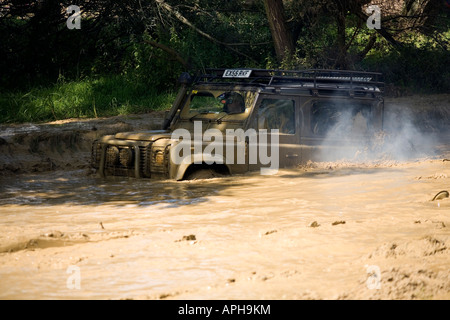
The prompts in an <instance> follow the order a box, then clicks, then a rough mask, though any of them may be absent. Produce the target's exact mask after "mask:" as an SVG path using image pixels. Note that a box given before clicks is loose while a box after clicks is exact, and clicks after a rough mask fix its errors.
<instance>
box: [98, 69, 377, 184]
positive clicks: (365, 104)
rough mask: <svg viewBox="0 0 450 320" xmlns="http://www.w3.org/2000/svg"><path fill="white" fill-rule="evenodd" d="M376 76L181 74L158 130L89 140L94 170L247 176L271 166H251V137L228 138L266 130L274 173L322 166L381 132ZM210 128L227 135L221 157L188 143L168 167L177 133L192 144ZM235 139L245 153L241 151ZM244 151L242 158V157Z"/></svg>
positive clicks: (133, 174)
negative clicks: (274, 149)
mask: <svg viewBox="0 0 450 320" xmlns="http://www.w3.org/2000/svg"><path fill="white" fill-rule="evenodd" d="M380 76H381V75H380V74H377V73H366V72H353V71H333V70H305V71H284V70H254V69H244V70H225V69H209V70H207V72H206V73H204V74H199V75H197V76H195V77H191V76H189V75H188V74H182V76H181V77H180V84H181V88H180V91H179V93H178V95H177V97H176V99H175V101H174V103H173V106H172V108H171V110H170V111H168V112H167V114H166V118H165V120H164V123H163V125H162V129H161V130H153V131H142V132H121V133H117V134H115V135H109V136H104V137H102V138H100V139H98V140H96V141H94V143H93V146H92V166H93V167H94V168H95V169H96V170H97V172H98V174H99V175H100V176H108V175H117V176H131V177H136V178H157V179H174V180H182V179H186V178H189V177H190V176H191V175H192V174H193V173H195V172H196V171H198V170H204V169H208V170H210V171H214V172H217V173H220V174H231V175H233V174H239V173H245V172H248V171H253V170H259V169H261V168H262V167H268V164H267V161H266V163H264V161H260V160H259V159H258V160H257V161H256V162H255V161H251V159H250V157H251V152H250V151H251V150H250V149H249V148H250V147H249V135H246V134H244V135H240V136H239V137H236V136H231V138H229V137H228V136H227V133H229V132H244V133H248V132H256V133H257V134H260V132H270V131H271V130H272V131H273V130H276V131H277V132H278V159H277V163H278V166H279V168H286V167H293V166H296V165H298V164H302V163H306V162H307V161H309V160H312V161H314V160H320V159H323V156H324V155H325V156H326V155H327V154H328V155H330V156H331V155H333V154H335V151H336V150H339V149H341V148H344V147H345V146H344V145H343V143H342V141H343V140H345V141H346V142H348V141H351V140H355V141H356V140H358V141H361V140H365V139H368V138H370V137H372V136H373V135H374V134H375V133H376V132H377V131H381V130H382V129H383V111H384V100H383V83H382V82H380V81H379V80H378V78H379V77H380ZM233 102H234V103H235V104H237V103H240V109H238V110H237V111H234V112H230V110H231V106H232V104H233ZM344 119H345V120H344ZM337 128H340V130H337ZM180 129H182V130H180ZM211 129H215V132H216V133H219V132H220V133H222V134H223V136H224V137H225V138H224V139H223V144H224V147H223V148H222V149H221V152H219V153H217V154H214V157H213V158H211V159H209V158H208V156H207V155H205V153H204V152H203V151H204V150H205V148H207V147H208V145H209V144H210V143H211V141H207V142H205V141H203V140H202V142H201V146H199V145H198V143H197V144H195V143H191V144H190V146H191V147H190V148H191V150H190V151H191V152H190V154H189V153H187V155H186V157H185V158H183V161H181V163H179V162H177V163H175V162H174V161H173V159H172V156H171V152H172V151H173V150H174V148H175V147H176V146H177V145H178V144H180V143H181V141H184V142H185V143H186V142H187V141H185V139H186V138H183V139H180V136H179V135H178V134H176V133H177V132H184V133H189V134H191V138H192V139H194V137H195V136H196V135H199V134H204V133H205V132H207V130H209V131H211ZM239 130H242V131H239ZM249 130H250V131H249ZM251 130H254V131H251ZM239 139H240V141H238V140H239ZM236 141H238V142H240V144H241V145H242V146H243V148H242V149H239V150H238V146H237V145H236ZM270 141H271V140H270ZM270 141H269V140H268V141H265V142H264V143H263V144H264V147H267V148H268V149H270V143H271V142H270ZM230 150H233V152H230ZM242 150H243V152H244V153H245V154H244V155H243V156H240V155H239V151H242ZM227 152H228V153H229V154H227ZM199 153H201V155H199ZM206 154H207V153H206ZM199 159H200V160H199ZM218 159H222V161H218ZM226 159H227V160H226ZM330 160H331V159H330Z"/></svg>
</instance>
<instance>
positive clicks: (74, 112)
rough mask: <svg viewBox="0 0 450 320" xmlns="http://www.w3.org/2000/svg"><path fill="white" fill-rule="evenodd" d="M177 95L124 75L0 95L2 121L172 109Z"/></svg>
mask: <svg viewBox="0 0 450 320" xmlns="http://www.w3.org/2000/svg"><path fill="white" fill-rule="evenodd" d="M174 99H175V95H174V94H172V93H171V92H170V91H168V92H163V93H158V92H156V90H149V88H148V87H147V86H145V85H144V84H141V83H139V82H131V81H128V80H127V79H126V78H125V77H123V76H117V75H116V76H109V77H100V78H97V79H89V78H86V79H83V80H78V81H70V82H66V81H63V80H60V81H58V82H57V83H56V84H55V85H53V86H47V87H43V86H42V87H33V88H31V89H29V90H27V91H6V92H3V93H2V94H1V95H0V105H1V106H2V113H1V114H0V122H39V121H49V120H61V119H66V118H85V117H99V116H114V115H123V114H130V113H145V112H148V111H149V110H166V109H168V108H170V106H171V104H172V101H173V100H174Z"/></svg>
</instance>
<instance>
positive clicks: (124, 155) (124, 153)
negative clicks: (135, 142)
mask: <svg viewBox="0 0 450 320" xmlns="http://www.w3.org/2000/svg"><path fill="white" fill-rule="evenodd" d="M119 158H120V164H121V165H123V166H124V167H131V165H132V164H133V160H134V154H133V150H131V149H130V148H123V149H122V150H120V153H119Z"/></svg>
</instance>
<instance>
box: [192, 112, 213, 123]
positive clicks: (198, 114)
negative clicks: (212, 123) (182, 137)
mask: <svg viewBox="0 0 450 320" xmlns="http://www.w3.org/2000/svg"><path fill="white" fill-rule="evenodd" d="M208 113H209V112H208V111H202V112H199V113H197V114H194V115H193V116H192V117H190V118H189V121H191V122H192V121H194V119H195V118H196V117H197V116H200V115H202V114H208ZM200 120H206V119H200ZM208 120H209V119H208Z"/></svg>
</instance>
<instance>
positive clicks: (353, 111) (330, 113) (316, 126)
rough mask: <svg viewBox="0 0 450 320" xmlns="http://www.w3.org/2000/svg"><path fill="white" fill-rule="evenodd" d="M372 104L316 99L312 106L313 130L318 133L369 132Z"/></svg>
mask: <svg viewBox="0 0 450 320" xmlns="http://www.w3.org/2000/svg"><path fill="white" fill-rule="evenodd" d="M371 118H372V115H371V105H370V104H358V103H349V102H332V101H316V102H314V104H313V105H312V108H311V130H312V133H314V134H316V135H326V134H328V133H333V134H335V135H345V134H352V133H358V132H359V133H361V134H364V133H367V130H368V127H369V126H370V121H371Z"/></svg>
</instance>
